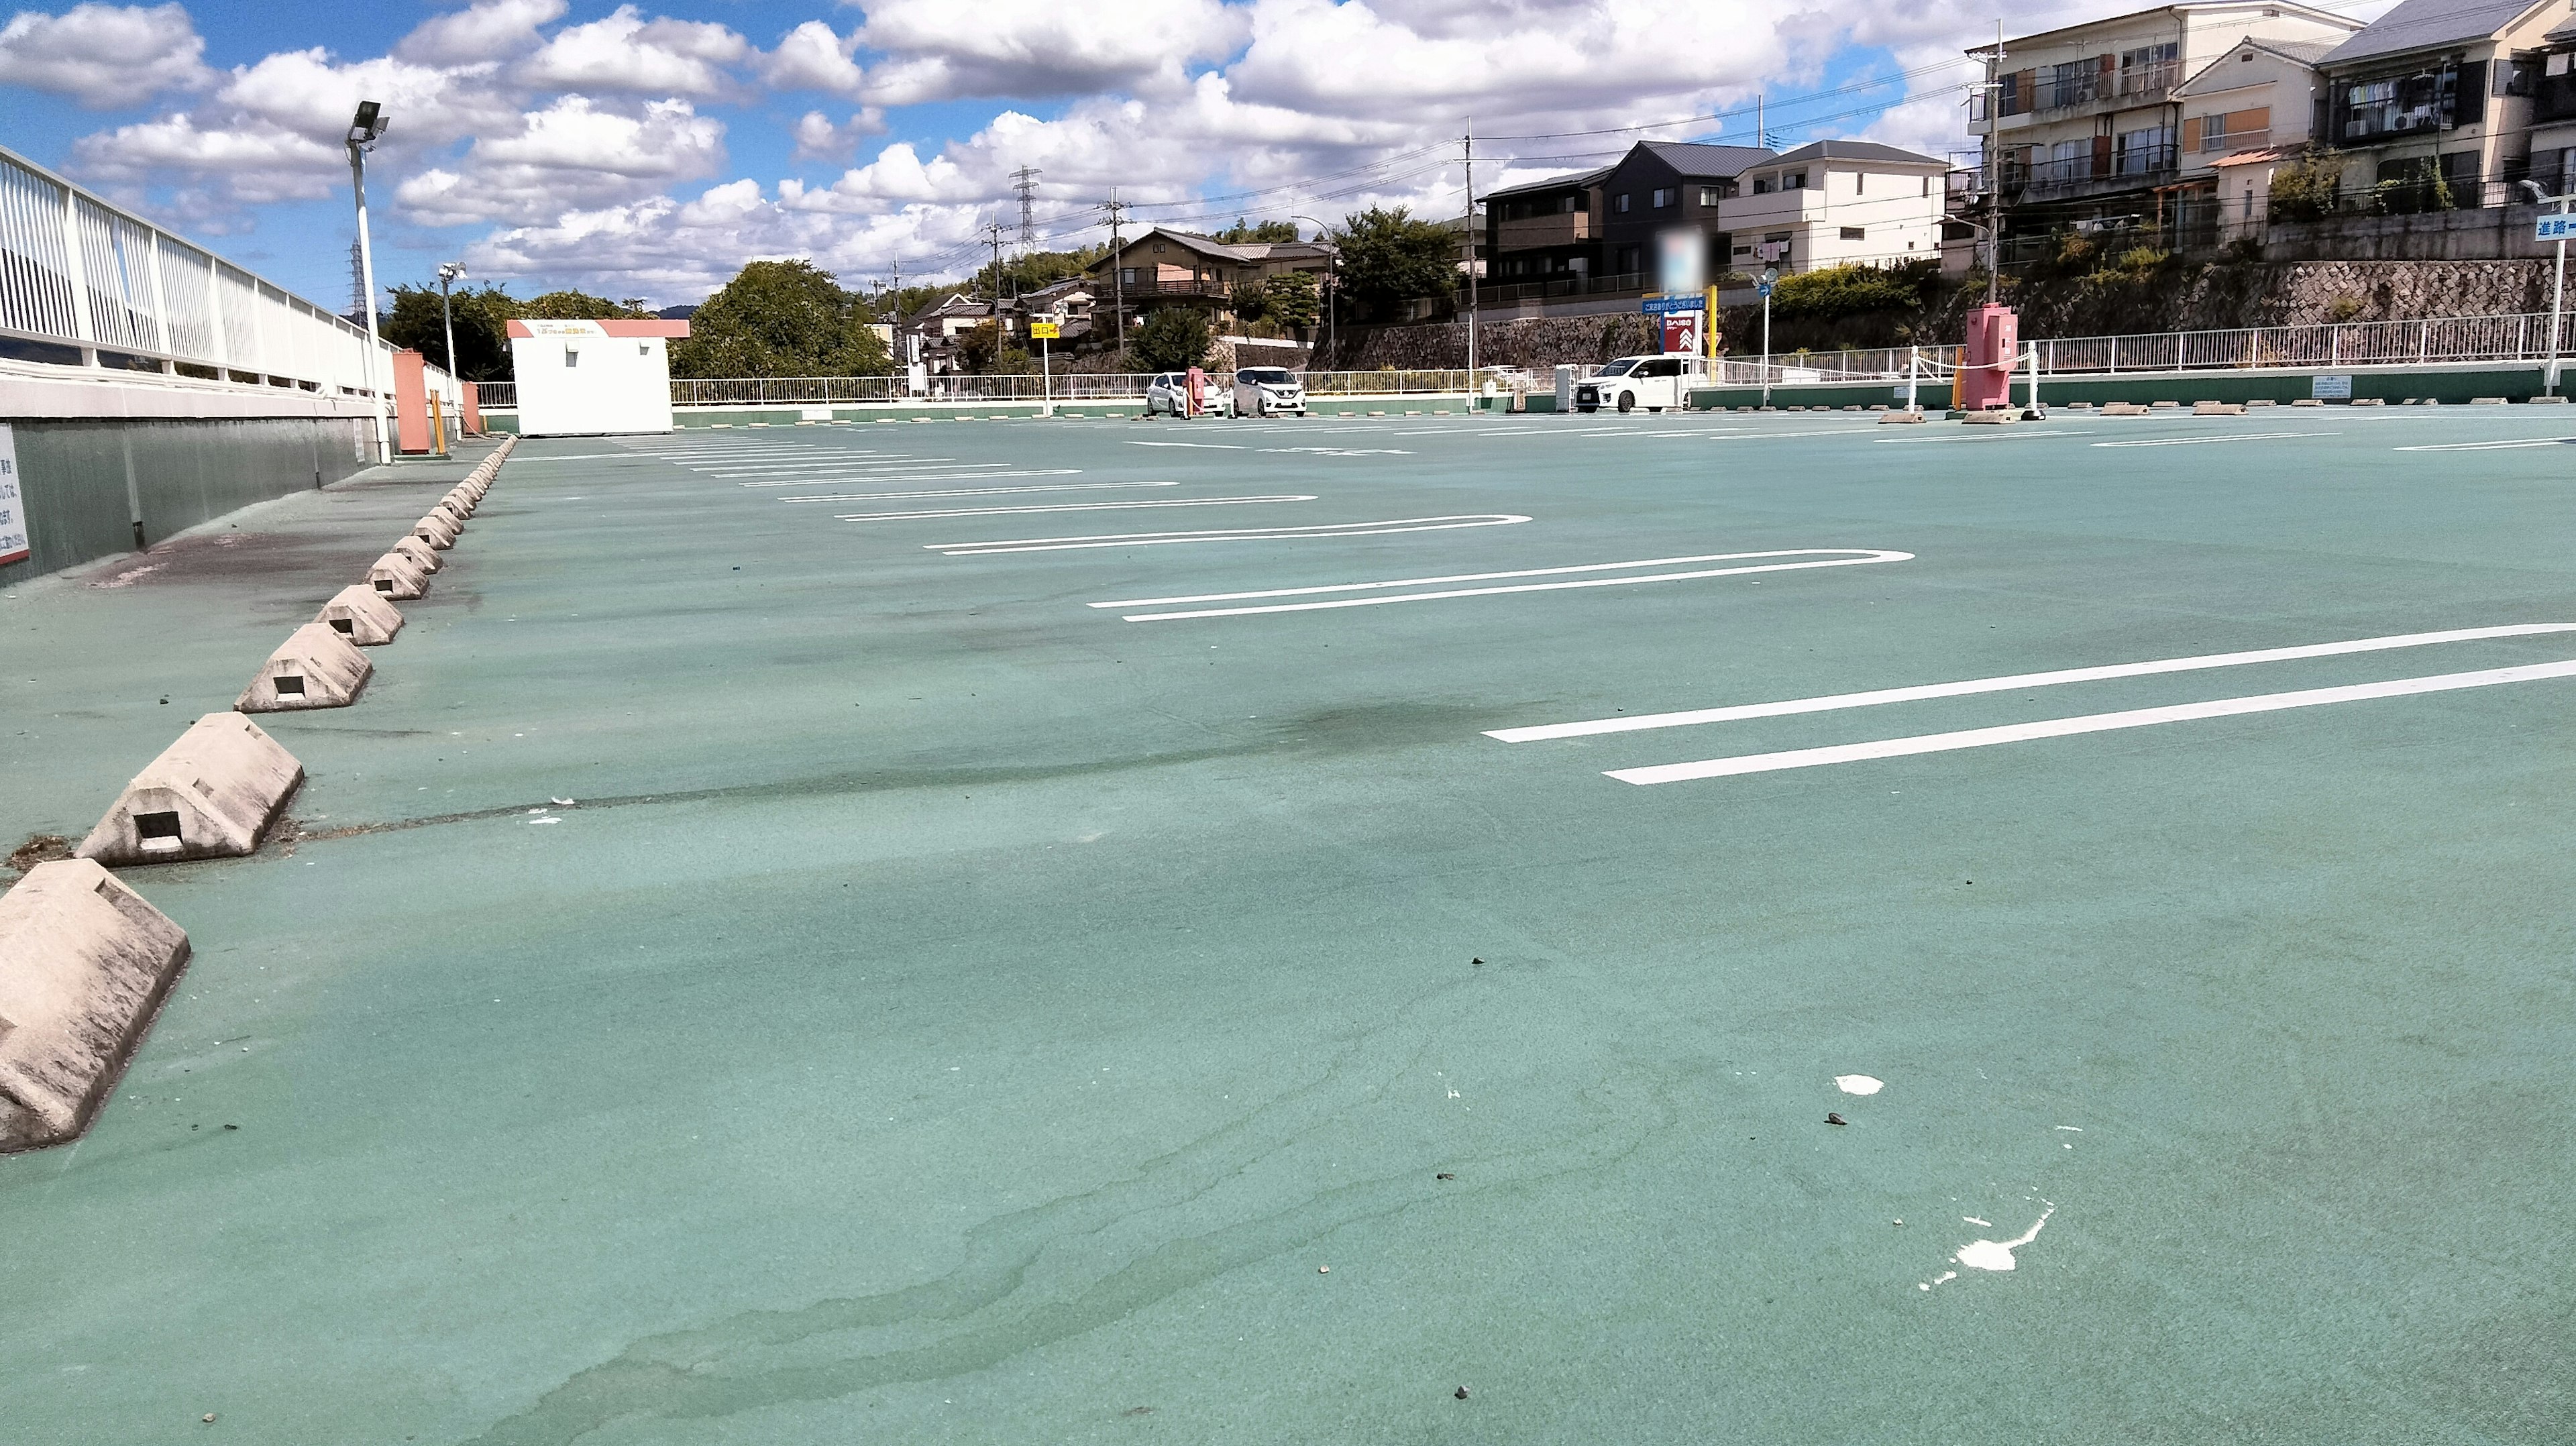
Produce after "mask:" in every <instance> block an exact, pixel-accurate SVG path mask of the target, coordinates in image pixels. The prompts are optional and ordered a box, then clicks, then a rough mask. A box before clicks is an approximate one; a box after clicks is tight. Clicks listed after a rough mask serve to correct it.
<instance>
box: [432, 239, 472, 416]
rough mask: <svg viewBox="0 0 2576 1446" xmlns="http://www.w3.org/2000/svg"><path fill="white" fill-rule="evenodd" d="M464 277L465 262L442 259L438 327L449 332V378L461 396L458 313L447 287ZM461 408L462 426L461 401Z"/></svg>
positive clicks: (459, 412) (462, 377) (439, 278)
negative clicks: (450, 302)
mask: <svg viewBox="0 0 2576 1446" xmlns="http://www.w3.org/2000/svg"><path fill="white" fill-rule="evenodd" d="M464 279H465V263H464V262H462V261H442V262H440V263H439V265H438V327H439V330H441V331H443V332H445V333H446V334H447V380H448V383H449V384H450V385H452V386H454V387H455V388H456V389H457V393H456V394H457V395H458V396H460V397H461V396H463V395H465V391H464V388H465V376H464V374H463V373H461V372H459V371H457V369H456V315H455V313H454V312H453V311H451V310H450V309H449V307H448V305H447V288H448V287H449V286H451V285H453V284H455V283H456V282H459V281H462V280H464ZM459 408H460V409H459V411H458V413H457V425H458V426H459V427H462V426H464V425H465V422H464V412H463V410H462V404H461V403H460V404H459Z"/></svg>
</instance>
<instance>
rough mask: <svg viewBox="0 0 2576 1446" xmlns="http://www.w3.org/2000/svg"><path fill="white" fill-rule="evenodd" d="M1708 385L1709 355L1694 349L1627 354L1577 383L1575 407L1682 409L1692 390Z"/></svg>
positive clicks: (1632, 409) (1620, 409) (1584, 410)
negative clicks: (1704, 355) (1700, 354)
mask: <svg viewBox="0 0 2576 1446" xmlns="http://www.w3.org/2000/svg"><path fill="white" fill-rule="evenodd" d="M1707 385H1708V358H1706V357H1703V356H1697V355H1694V354H1692V353H1690V352H1665V353H1664V354H1663V355H1661V356H1623V357H1621V358H1619V359H1618V360H1617V361H1614V362H1612V363H1610V364H1609V365H1608V366H1606V367H1603V368H1602V369H1601V370H1600V371H1598V372H1596V373H1594V374H1593V375H1592V376H1591V377H1589V378H1587V379H1585V380H1583V381H1579V382H1576V383H1575V384H1574V409H1575V410H1576V411H1578V412H1597V411H1599V410H1601V409H1602V408H1603V407H1609V408H1612V409H1614V410H1617V411H1622V412H1633V411H1635V410H1637V409H1638V408H1639V407H1643V408H1645V409H1646V410H1647V411H1650V412H1660V411H1663V410H1665V409H1666V408H1668V407H1669V408H1671V409H1673V410H1675V411H1678V410H1680V409H1681V408H1682V407H1683V406H1685V405H1687V404H1688V403H1689V401H1690V389H1691V388H1693V387H1705V386H1707Z"/></svg>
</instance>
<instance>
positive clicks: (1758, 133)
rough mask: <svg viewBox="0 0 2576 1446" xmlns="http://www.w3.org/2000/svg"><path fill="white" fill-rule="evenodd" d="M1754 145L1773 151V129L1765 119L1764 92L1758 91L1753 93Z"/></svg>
mask: <svg viewBox="0 0 2576 1446" xmlns="http://www.w3.org/2000/svg"><path fill="white" fill-rule="evenodd" d="M1753 144H1754V145H1755V146H1757V147H1759V148H1760V149H1762V150H1766V151H1767V150H1769V149H1771V127H1770V125H1769V123H1768V122H1767V121H1765V119H1764V118H1763V113H1762V92H1760V91H1758V90H1757V91H1755V92H1754V93H1753Z"/></svg>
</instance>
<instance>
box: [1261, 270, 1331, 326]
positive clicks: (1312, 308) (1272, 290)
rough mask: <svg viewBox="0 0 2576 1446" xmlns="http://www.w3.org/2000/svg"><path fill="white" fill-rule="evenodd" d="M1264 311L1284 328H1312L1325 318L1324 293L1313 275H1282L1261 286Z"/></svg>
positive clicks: (1306, 272) (1300, 273) (1308, 273)
mask: <svg viewBox="0 0 2576 1446" xmlns="http://www.w3.org/2000/svg"><path fill="white" fill-rule="evenodd" d="M1261 299H1262V311H1263V313H1264V314H1265V315H1267V316H1268V317H1269V318H1270V319H1271V320H1272V321H1275V322H1277V323H1279V324H1280V325H1281V326H1294V327H1308V326H1313V325H1314V324H1315V321H1316V319H1317V318H1319V317H1321V316H1322V315H1323V314H1324V302H1323V295H1322V292H1321V291H1320V290H1319V289H1318V288H1317V286H1316V284H1315V273H1314V272H1311V271H1283V272H1280V273H1279V274H1278V275H1276V276H1273V277H1271V278H1270V279H1269V280H1268V281H1265V282H1263V283H1262V284H1261Z"/></svg>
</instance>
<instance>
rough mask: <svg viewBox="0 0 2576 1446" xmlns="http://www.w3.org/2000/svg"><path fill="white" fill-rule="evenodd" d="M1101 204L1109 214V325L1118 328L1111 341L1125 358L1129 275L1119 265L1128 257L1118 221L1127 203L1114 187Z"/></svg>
mask: <svg viewBox="0 0 2576 1446" xmlns="http://www.w3.org/2000/svg"><path fill="white" fill-rule="evenodd" d="M1101 204H1102V207H1103V208H1104V209H1106V210H1107V211H1108V212H1109V296H1110V302H1109V323H1110V325H1111V326H1113V327H1115V328H1116V330H1115V331H1113V332H1112V333H1111V334H1110V340H1111V342H1112V343H1114V344H1115V346H1116V348H1117V355H1119V356H1121V357H1124V356H1125V355H1127V273H1126V272H1125V271H1124V270H1123V269H1121V268H1120V267H1119V265H1118V263H1119V262H1121V261H1124V260H1126V259H1127V256H1126V251H1125V248H1124V247H1122V246H1121V245H1120V244H1119V240H1118V220H1119V218H1120V217H1122V216H1124V215H1126V214H1127V203H1126V202H1124V201H1121V200H1119V199H1118V188H1117V187H1116V186H1112V187H1110V188H1109V199H1108V200H1107V201H1104V202H1102V203H1101Z"/></svg>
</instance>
